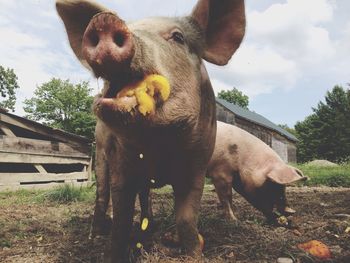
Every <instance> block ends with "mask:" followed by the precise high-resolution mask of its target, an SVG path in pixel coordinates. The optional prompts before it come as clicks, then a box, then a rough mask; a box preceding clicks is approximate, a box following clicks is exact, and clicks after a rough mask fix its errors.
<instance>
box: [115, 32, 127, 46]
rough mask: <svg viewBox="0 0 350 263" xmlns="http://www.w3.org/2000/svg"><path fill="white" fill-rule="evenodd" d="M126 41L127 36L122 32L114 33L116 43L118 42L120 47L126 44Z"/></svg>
mask: <svg viewBox="0 0 350 263" xmlns="http://www.w3.org/2000/svg"><path fill="white" fill-rule="evenodd" d="M124 42H125V36H124V34H123V33H122V32H117V33H116V34H115V35H114V43H116V45H117V46H118V47H122V46H123V45H124Z"/></svg>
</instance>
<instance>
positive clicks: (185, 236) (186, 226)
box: [174, 173, 204, 258]
mask: <svg viewBox="0 0 350 263" xmlns="http://www.w3.org/2000/svg"><path fill="white" fill-rule="evenodd" d="M187 178H191V177H190V176H188V177H187ZM203 188H204V173H203V176H197V177H196V178H195V179H194V182H184V183H182V184H178V185H175V186H174V194H175V214H176V227H177V233H178V235H179V238H180V242H181V244H182V246H183V248H184V249H185V252H186V254H188V255H189V256H191V257H194V258H201V255H202V249H201V246H200V243H199V237H198V229H197V221H198V214H199V206H200V200H201V198H202V194H203Z"/></svg>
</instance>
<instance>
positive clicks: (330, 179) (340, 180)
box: [296, 163, 350, 187]
mask: <svg viewBox="0 0 350 263" xmlns="http://www.w3.org/2000/svg"><path fill="white" fill-rule="evenodd" d="M296 167H297V168H299V169H300V170H302V171H303V173H304V174H305V175H306V176H307V177H309V178H310V180H307V181H305V182H302V183H301V185H307V186H318V185H326V186H332V187H339V186H342V187H350V164H349V163H348V164H341V165H338V166H316V165H310V164H301V165H296Z"/></svg>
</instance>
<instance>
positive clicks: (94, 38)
mask: <svg viewBox="0 0 350 263" xmlns="http://www.w3.org/2000/svg"><path fill="white" fill-rule="evenodd" d="M89 38H90V42H91V45H92V46H93V47H96V46H97V44H98V42H99V41H100V39H99V37H98V35H97V34H96V33H92V34H90V37H89Z"/></svg>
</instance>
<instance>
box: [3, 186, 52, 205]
mask: <svg viewBox="0 0 350 263" xmlns="http://www.w3.org/2000/svg"><path fill="white" fill-rule="evenodd" d="M44 192H45V191H44V190H27V189H21V190H17V191H6V192H0V205H11V204H20V205H21V204H28V203H36V198H37V196H38V195H41V194H43V193H44Z"/></svg>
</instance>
